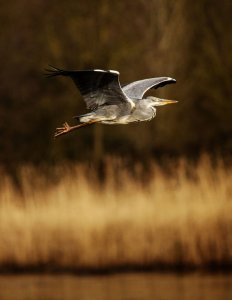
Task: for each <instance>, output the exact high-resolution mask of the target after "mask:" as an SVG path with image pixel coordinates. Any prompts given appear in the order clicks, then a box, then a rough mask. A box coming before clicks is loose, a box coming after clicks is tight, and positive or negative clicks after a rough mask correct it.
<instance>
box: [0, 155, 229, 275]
mask: <svg viewBox="0 0 232 300" xmlns="http://www.w3.org/2000/svg"><path fill="white" fill-rule="evenodd" d="M137 169H138V170H137V173H138V174H139V172H140V171H139V167H138V168H137ZM56 172H58V171H57V170H56ZM59 172H60V173H61V172H62V177H61V175H60V180H57V181H56V182H53V183H49V184H48V183H46V180H44V178H43V176H41V175H39V174H38V173H39V172H36V171H35V170H32V169H28V168H24V169H23V170H22V176H21V178H22V182H23V194H20V193H19V192H18V191H17V190H15V189H14V188H13V186H12V185H11V183H10V181H9V180H8V178H7V177H6V176H5V177H4V175H3V174H1V178H2V180H1V190H0V271H15V270H18V271H20V270H22V271H23V270H24V271H25V270H28V271H32V270H38V271H67V270H68V271H102V270H109V271H110V270H117V269H123V268H125V269H130V268H141V269H149V268H154V269H156V268H159V269H172V268H177V269H178V268H208V267H212V268H222V269H230V268H231V266H232V199H231V197H232V171H231V170H230V169H228V168H226V167H225V166H224V164H223V163H222V162H220V161H218V162H217V163H216V164H215V165H214V166H213V165H212V164H211V163H210V161H209V159H208V158H207V157H203V158H202V159H201V160H200V162H199V163H198V164H197V165H196V166H195V167H194V166H192V167H190V166H189V164H188V163H187V162H186V161H180V162H179V163H178V164H176V165H175V166H173V167H172V168H171V169H170V170H169V172H167V171H164V170H162V169H160V168H159V167H158V166H157V165H156V164H153V167H152V170H151V174H150V175H149V178H148V179H146V178H143V180H142V179H141V178H140V179H138V178H139V176H137V179H134V177H132V176H131V175H129V173H128V172H127V169H126V167H123V164H122V163H118V162H117V161H112V165H111V166H110V167H109V168H108V170H107V178H108V179H107V180H106V182H105V183H104V184H102V185H99V184H97V181H96V180H95V179H94V171H93V170H91V169H88V168H85V167H83V166H76V167H75V168H73V169H72V170H71V171H68V170H67V168H66V170H65V169H64V168H61V169H60V170H59ZM59 172H58V175H59ZM119 174H120V175H119Z"/></svg>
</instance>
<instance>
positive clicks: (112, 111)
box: [77, 99, 156, 125]
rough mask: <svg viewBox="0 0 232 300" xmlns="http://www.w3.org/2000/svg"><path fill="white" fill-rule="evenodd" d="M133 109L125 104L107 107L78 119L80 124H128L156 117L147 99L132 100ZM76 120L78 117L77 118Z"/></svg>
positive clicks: (154, 110)
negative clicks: (95, 122)
mask: <svg viewBox="0 0 232 300" xmlns="http://www.w3.org/2000/svg"><path fill="white" fill-rule="evenodd" d="M132 101H133V103H134V107H133V108H132V109H131V107H130V106H129V105H127V104H121V105H109V106H107V107H105V106H104V107H100V108H98V109H97V110H95V111H93V112H91V113H88V114H86V115H83V116H81V117H79V121H80V122H84V123H85V122H89V121H92V120H99V123H102V124H111V125H112V124H128V123H131V122H142V121H150V120H151V119H153V118H154V117H155V115H156V109H155V108H154V107H152V105H149V103H148V101H149V99H141V100H135V99H132ZM77 118H78V117H77Z"/></svg>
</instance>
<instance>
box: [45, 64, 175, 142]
mask: <svg viewBox="0 0 232 300" xmlns="http://www.w3.org/2000/svg"><path fill="white" fill-rule="evenodd" d="M45 70H46V73H45V74H46V76H47V77H54V76H66V77H70V78H71V79H72V80H73V81H74V83H75V85H76V86H77V88H78V89H79V91H80V93H81V95H82V97H83V99H84V101H85V102H86V105H87V109H89V110H90V112H89V113H86V114H83V115H79V116H75V117H74V118H75V119H77V120H78V121H79V123H80V124H78V125H75V126H70V125H69V124H68V123H67V122H65V123H64V124H63V126H62V127H58V128H56V131H55V135H54V137H55V138H57V137H59V136H61V135H64V134H67V133H69V132H71V131H73V130H77V129H79V128H81V127H84V126H88V125H91V124H94V123H101V124H128V123H132V122H141V121H150V120H151V119H153V118H154V117H155V116H156V107H158V106H162V105H166V104H172V103H176V102H178V101H176V100H167V99H160V98H157V97H154V96H148V97H146V98H143V96H144V94H145V93H146V92H147V91H148V90H149V89H151V88H155V89H157V88H159V87H162V86H164V85H166V84H171V83H175V82H176V80H175V79H173V78H170V77H155V78H148V79H142V80H138V81H134V82H131V83H129V84H124V85H121V84H120V81H119V72H118V71H114V70H101V69H93V70H70V71H68V70H62V69H59V68H56V67H53V66H49V68H47V69H45Z"/></svg>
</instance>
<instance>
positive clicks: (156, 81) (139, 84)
mask: <svg viewBox="0 0 232 300" xmlns="http://www.w3.org/2000/svg"><path fill="white" fill-rule="evenodd" d="M175 82H176V80H175V79H173V78H170V77H156V78H148V79H143V80H138V81H134V82H131V83H129V84H127V85H124V86H123V88H122V90H123V92H124V93H125V94H126V95H127V97H129V98H134V99H142V98H143V95H144V94H145V93H146V92H147V91H148V90H149V89H151V88H155V89H157V88H159V87H161V86H164V85H166V84H170V83H175Z"/></svg>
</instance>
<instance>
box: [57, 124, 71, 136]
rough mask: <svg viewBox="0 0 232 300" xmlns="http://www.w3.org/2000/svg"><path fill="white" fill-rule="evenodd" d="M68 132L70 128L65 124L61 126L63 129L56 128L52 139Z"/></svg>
mask: <svg viewBox="0 0 232 300" xmlns="http://www.w3.org/2000/svg"><path fill="white" fill-rule="evenodd" d="M70 130H71V127H70V126H69V125H68V123H67V122H65V123H64V124H63V127H58V128H56V131H55V135H54V137H55V138H57V137H58V136H60V135H62V134H66V133H68V132H69V131H70Z"/></svg>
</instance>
